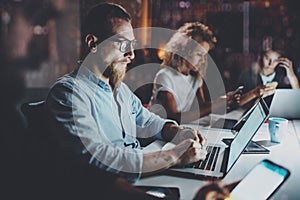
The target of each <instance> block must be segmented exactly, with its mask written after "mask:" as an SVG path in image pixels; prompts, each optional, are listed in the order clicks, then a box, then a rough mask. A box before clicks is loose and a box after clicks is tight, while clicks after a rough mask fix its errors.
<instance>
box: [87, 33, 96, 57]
mask: <svg viewBox="0 0 300 200" xmlns="http://www.w3.org/2000/svg"><path fill="white" fill-rule="evenodd" d="M96 41H97V37H96V36H94V35H93V34H88V35H87V36H86V37H85V42H86V44H87V46H88V48H89V49H90V51H91V52H92V53H96V52H97V44H96Z"/></svg>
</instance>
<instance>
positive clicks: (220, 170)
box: [167, 99, 269, 179]
mask: <svg viewBox="0 0 300 200" xmlns="http://www.w3.org/2000/svg"><path fill="white" fill-rule="evenodd" d="M251 110H252V111H251V113H250V114H249V116H248V118H247V120H246V121H245V123H244V125H243V126H242V127H241V129H240V130H239V132H238V133H237V135H236V136H235V137H234V139H233V140H232V142H231V143H230V144H229V145H225V144H208V146H207V151H208V154H207V156H206V159H205V160H204V161H199V162H197V163H193V164H191V165H188V166H185V167H184V168H170V169H169V170H167V174H169V175H179V176H184V177H192V178H197V179H198V178H199V179H201V178H204V179H221V178H223V177H224V176H225V175H226V174H227V173H228V172H229V170H230V169H231V168H232V166H233V165H234V163H235V162H236V161H237V159H238V158H239V157H240V155H241V154H242V152H243V151H244V149H245V148H246V147H247V145H248V143H249V142H250V141H251V139H252V138H253V136H254V135H255V133H256V132H257V130H258V129H259V128H260V126H261V125H262V124H263V123H264V121H265V120H266V118H267V117H268V115H269V109H268V107H267V105H266V103H265V101H264V100H263V99H260V101H259V102H257V103H256V104H255V105H254V107H253V109H251Z"/></svg>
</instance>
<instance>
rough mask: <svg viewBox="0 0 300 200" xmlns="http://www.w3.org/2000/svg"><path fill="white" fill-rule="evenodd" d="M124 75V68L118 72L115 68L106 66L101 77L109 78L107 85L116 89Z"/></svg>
mask: <svg viewBox="0 0 300 200" xmlns="http://www.w3.org/2000/svg"><path fill="white" fill-rule="evenodd" d="M125 73H126V68H125V69H124V70H122V71H121V70H118V69H117V67H116V66H113V65H110V66H108V67H107V68H106V69H105V71H104V73H103V75H104V76H105V77H107V78H109V84H110V85H111V87H112V88H113V89H114V88H115V87H118V86H119V85H120V83H121V82H122V81H123V79H124V77H125Z"/></svg>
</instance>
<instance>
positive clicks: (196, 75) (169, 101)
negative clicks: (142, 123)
mask: <svg viewBox="0 0 300 200" xmlns="http://www.w3.org/2000/svg"><path fill="white" fill-rule="evenodd" d="M215 43H216V38H215V36H214V35H213V32H212V31H211V30H210V29H209V28H208V27H207V26H206V25H204V24H202V23H199V22H191V23H186V24H184V25H183V26H182V27H180V28H179V29H178V31H177V32H176V33H175V34H174V35H173V36H172V37H171V39H170V40H169V41H168V43H167V44H166V47H165V55H164V58H163V63H162V68H161V69H160V70H159V71H158V73H157V74H156V76H155V79H154V88H153V94H152V97H151V100H150V106H151V107H150V109H151V111H152V112H155V113H157V114H159V115H160V116H162V117H166V118H170V119H174V120H176V121H177V122H178V123H186V122H190V121H193V120H196V119H198V118H199V117H202V116H205V115H207V114H209V113H210V112H211V110H212V106H216V107H218V106H220V105H225V104H226V103H224V99H218V100H216V101H214V103H212V102H211V101H210V100H207V99H205V95H204V92H203V85H204V77H205V74H206V69H207V67H208V62H207V54H208V52H209V50H211V49H212V48H213V47H214V44H215ZM222 102H223V103H222ZM231 102H232V96H231V98H227V105H228V103H231ZM212 104H214V105H212ZM156 105H160V106H158V107H157V106H156ZM194 106H197V107H194ZM195 108H196V109H195Z"/></svg>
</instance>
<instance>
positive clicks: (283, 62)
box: [278, 58, 300, 89]
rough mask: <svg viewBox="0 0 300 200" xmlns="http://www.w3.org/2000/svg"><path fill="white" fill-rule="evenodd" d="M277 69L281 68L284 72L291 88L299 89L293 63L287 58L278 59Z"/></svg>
mask: <svg viewBox="0 0 300 200" xmlns="http://www.w3.org/2000/svg"><path fill="white" fill-rule="evenodd" d="M278 63H279V67H283V68H285V70H286V75H287V77H288V79H289V81H290V84H291V86H292V88H294V89H299V88H300V86H299V81H298V78H297V76H296V74H295V72H294V68H293V62H292V61H291V60H289V59H288V58H279V59H278Z"/></svg>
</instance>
